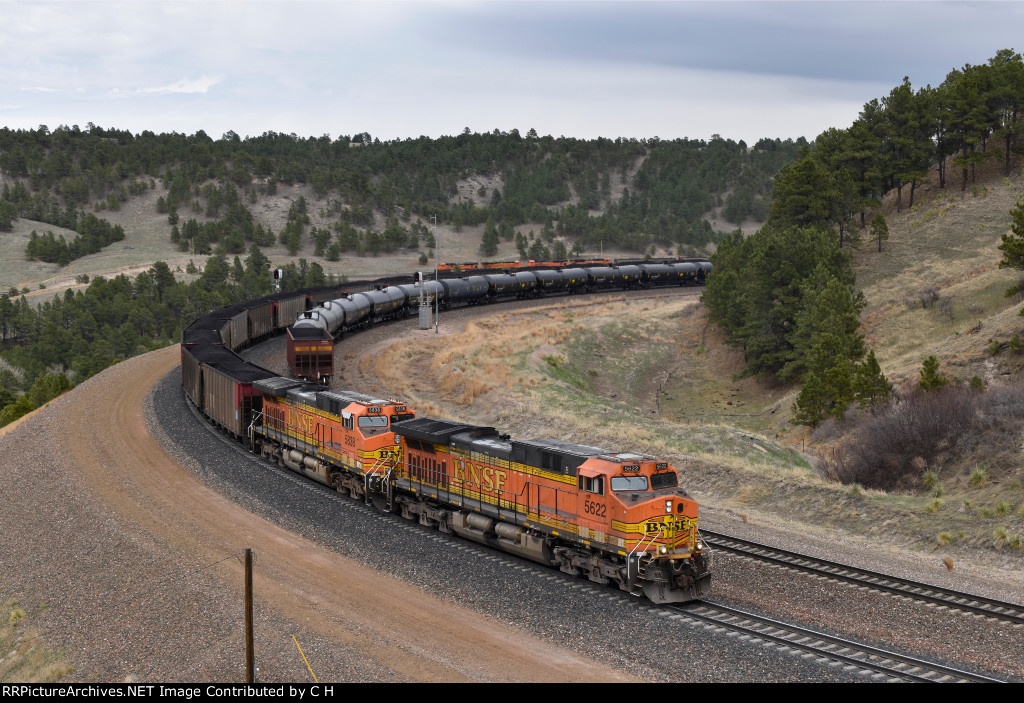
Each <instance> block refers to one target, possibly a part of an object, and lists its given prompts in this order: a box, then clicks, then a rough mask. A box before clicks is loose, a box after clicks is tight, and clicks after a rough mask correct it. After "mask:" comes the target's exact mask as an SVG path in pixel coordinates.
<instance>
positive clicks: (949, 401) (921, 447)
mask: <svg viewBox="0 0 1024 703" xmlns="http://www.w3.org/2000/svg"><path fill="white" fill-rule="evenodd" d="M981 397H984V396H981ZM981 397H979V394H977V393H973V392H971V391H969V390H968V389H966V388H944V389H940V390H934V391H929V392H920V391H918V392H913V393H911V394H910V395H909V396H907V397H906V398H904V399H903V401H902V402H899V403H894V404H892V405H890V406H889V407H887V408H885V409H884V410H881V411H879V412H877V413H876V414H875V415H873V416H870V417H867V418H866V419H865V420H864V422H863V424H862V425H861V426H860V428H859V429H858V431H857V433H856V440H855V441H851V442H848V443H846V444H844V445H840V446H835V447H831V448H829V449H827V450H825V451H823V452H820V453H819V456H818V471H819V473H820V474H821V475H822V476H823V477H824V478H826V479H830V480H833V481H839V482H841V483H846V484H850V483H859V484H861V485H862V486H865V487H867V488H878V489H882V490H891V489H913V488H915V487H917V486H920V485H921V482H922V481H925V480H927V482H928V484H930V485H925V487H926V488H934V487H935V486H937V484H938V477H937V476H935V475H934V473H933V472H927V473H928V474H931V476H928V478H927V479H925V475H922V473H921V471H922V469H923V468H924V467H925V464H923V463H922V462H927V461H928V460H929V459H931V458H933V457H935V456H936V455H938V454H939V453H940V452H941V451H944V450H946V449H948V448H949V447H950V446H951V445H952V444H955V442H956V439H957V438H958V437H959V436H960V435H963V434H964V433H965V432H966V431H967V430H968V429H969V428H970V427H971V425H972V423H973V422H974V420H975V415H976V413H977V409H978V407H979V404H980V402H981ZM926 475H927V474H926Z"/></svg>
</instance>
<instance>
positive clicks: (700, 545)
mask: <svg viewBox="0 0 1024 703" xmlns="http://www.w3.org/2000/svg"><path fill="white" fill-rule="evenodd" d="M694 549H696V550H697V552H700V551H701V550H702V549H704V543H703V542H701V541H700V540H697V546H696V547H695V548H694Z"/></svg>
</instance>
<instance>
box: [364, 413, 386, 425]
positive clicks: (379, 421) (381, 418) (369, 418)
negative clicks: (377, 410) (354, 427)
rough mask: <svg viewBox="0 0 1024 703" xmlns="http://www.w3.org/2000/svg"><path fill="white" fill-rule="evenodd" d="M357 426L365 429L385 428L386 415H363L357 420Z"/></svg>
mask: <svg viewBox="0 0 1024 703" xmlns="http://www.w3.org/2000/svg"><path fill="white" fill-rule="evenodd" d="M359 426H360V427H366V428H374V427H387V426H388V416H387V415H363V416H361V417H360V418H359Z"/></svg>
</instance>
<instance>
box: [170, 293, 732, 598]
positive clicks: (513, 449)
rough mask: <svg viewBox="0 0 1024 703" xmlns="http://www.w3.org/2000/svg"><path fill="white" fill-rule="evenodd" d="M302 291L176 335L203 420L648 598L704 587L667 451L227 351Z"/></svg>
mask: <svg viewBox="0 0 1024 703" xmlns="http://www.w3.org/2000/svg"><path fill="white" fill-rule="evenodd" d="M374 289H376V288H375V287H374ZM300 295H303V294H295V293H291V294H283V295H281V296H277V297H274V296H271V297H270V298H266V299H262V300H259V301H253V302H252V303H251V304H248V306H247V304H241V305H237V306H232V307H230V308H226V309H224V310H221V311H216V312H214V313H210V314H209V315H207V316H204V317H203V318H200V319H199V320H197V321H196V322H195V323H193V324H192V325H190V326H189V328H188V329H186V331H185V333H183V335H182V350H181V353H182V385H183V387H184V390H185V393H186V396H187V397H188V398H189V400H190V401H191V402H192V403H193V404H195V405H196V407H197V408H198V409H199V410H200V411H202V412H203V413H204V414H205V415H206V416H207V417H208V419H209V420H210V421H211V422H212V423H214V424H216V425H218V426H219V427H221V428H222V429H224V430H225V431H226V432H227V433H228V434H230V435H232V436H233V437H235V438H236V439H237V440H239V441H240V442H242V443H243V444H245V445H247V446H248V447H249V448H250V449H251V450H252V451H254V452H256V453H259V454H260V455H262V456H263V457H265V458H266V459H268V460H270V461H272V462H275V463H280V464H283V465H284V466H286V467H288V468H289V469H291V470H293V471H296V472H299V473H301V474H304V475H306V476H308V477H309V478H312V479H314V480H316V481H319V482H321V483H324V484H326V485H328V486H330V487H332V488H334V489H335V490H338V491H340V492H343V493H346V494H349V495H351V496H353V497H355V498H358V499H361V500H364V501H366V502H367V503H372V504H374V505H376V506H377V507H378V508H380V509H382V510H385V511H389V512H394V513H398V514H401V515H402V516H403V517H406V518H409V519H415V520H417V521H419V522H420V524H423V525H428V526H432V527H435V528H437V529H439V530H441V531H443V532H448V533H454V534H457V535H459V536H461V537H463V538H466V539H470V540H473V541H475V542H478V543H481V544H486V545H489V546H491V547H495V548H497V549H501V550H503V551H506V552H509V553H512V554H516V555H518V556H521V557H523V558H526V559H530V560H532V561H535V562H539V563H542V564H547V565H551V566H555V567H558V568H559V569H561V570H562V571H564V572H566V573H569V574H574V575H580V576H586V577H587V578H588V579H590V580H591V581H594V582H597V583H603V584H608V583H611V584H614V585H616V586H618V587H619V588H620V589H622V590H623V591H627V592H631V593H635V594H643V595H645V596H646V597H647V598H649V599H650V600H652V601H654V602H656V603H667V602H681V601H687V600H691V599H695V598H701V597H703V596H705V595H706V594H707V593H708V592H709V589H710V583H711V562H712V558H711V552H710V550H709V549H708V548H707V547H706V546H704V544H703V542H702V540H701V538H700V534H699V532H698V529H697V513H698V507H697V503H696V501H694V500H693V499H692V498H691V497H689V496H688V495H687V493H686V492H685V491H684V490H683V489H682V488H681V487H680V483H679V473H678V471H677V469H676V468H675V467H673V466H671V465H670V464H669V463H668V462H665V461H660V460H659V459H657V458H656V457H653V456H650V455H646V454H639V453H635V452H630V451H621V450H608V449H604V448H600V447H593V446H588V445H582V444H573V443H569V442H564V441H561V440H558V439H547V438H545V439H529V440H527V439H512V438H511V437H509V436H508V435H504V434H501V433H499V432H498V431H497V430H496V429H495V428H492V427H481V426H476V425H471V424H465V423H460V422H452V421H449V420H440V419H434V418H428V417H418V416H417V415H416V412H415V410H414V409H413V408H410V407H409V406H408V405H407V404H405V403H403V402H401V401H400V400H396V399H391V398H378V397H374V396H370V395H366V394H363V393H358V392H354V391H331V390H328V389H327V388H326V387H324V386H322V385H318V384H316V383H312V382H308V381H304V380H301V379H292V378H285V377H281V376H278V375H277V374H275V373H274V372H272V371H269V370H267V369H264V368H261V367H259V366H257V365H255V364H251V363H249V362H246V361H244V360H243V359H241V358H240V357H238V356H237V355H236V354H234V353H233V351H232V350H233V349H235V348H238V347H240V346H243V345H245V344H247V343H248V342H250V341H253V340H254V339H257V338H262V337H264V336H266V334H267V333H268V332H267V328H268V327H269V328H272V329H271V331H273V328H281V327H283V326H286V325H288V324H289V321H288V320H287V319H286V318H280V317H279V316H278V311H288V312H289V313H291V312H292V311H293V310H294V308H295V307H296V306H297V305H298V303H297V300H298V297H299V296H300ZM319 295H321V296H323V295H330V294H329V293H324V292H322V291H321V292H319ZM313 297H314V295H313V294H309V295H305V301H306V306H307V307H308V306H309V305H311V304H312V301H313ZM324 299H325V300H327V298H324ZM300 314H301V313H300ZM264 319H266V320H267V322H266V324H264V323H262V322H260V323H259V324H254V320H256V321H261V320H264ZM293 320H294V318H293ZM254 330H255V331H257V332H258V334H257V335H253V336H251V337H249V336H247V335H248V334H250V333H251V332H253V331H254Z"/></svg>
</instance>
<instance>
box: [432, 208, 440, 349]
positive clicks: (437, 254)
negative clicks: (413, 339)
mask: <svg viewBox="0 0 1024 703" xmlns="http://www.w3.org/2000/svg"><path fill="white" fill-rule="evenodd" d="M430 222H431V224H430V233H431V234H433V235H434V334H440V329H439V328H438V325H439V324H440V322H439V320H438V319H437V315H438V313H439V312H440V311H441V307H440V305H439V303H438V301H439V300H440V298H441V296H440V295H439V294H438V291H437V289H438V288H439V287H440V286H441V281H440V280H439V279H438V277H437V272H438V268H437V267H438V266H439V265H440V262H441V247H440V246H439V244H440V242H439V241H437V215H431V216H430Z"/></svg>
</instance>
